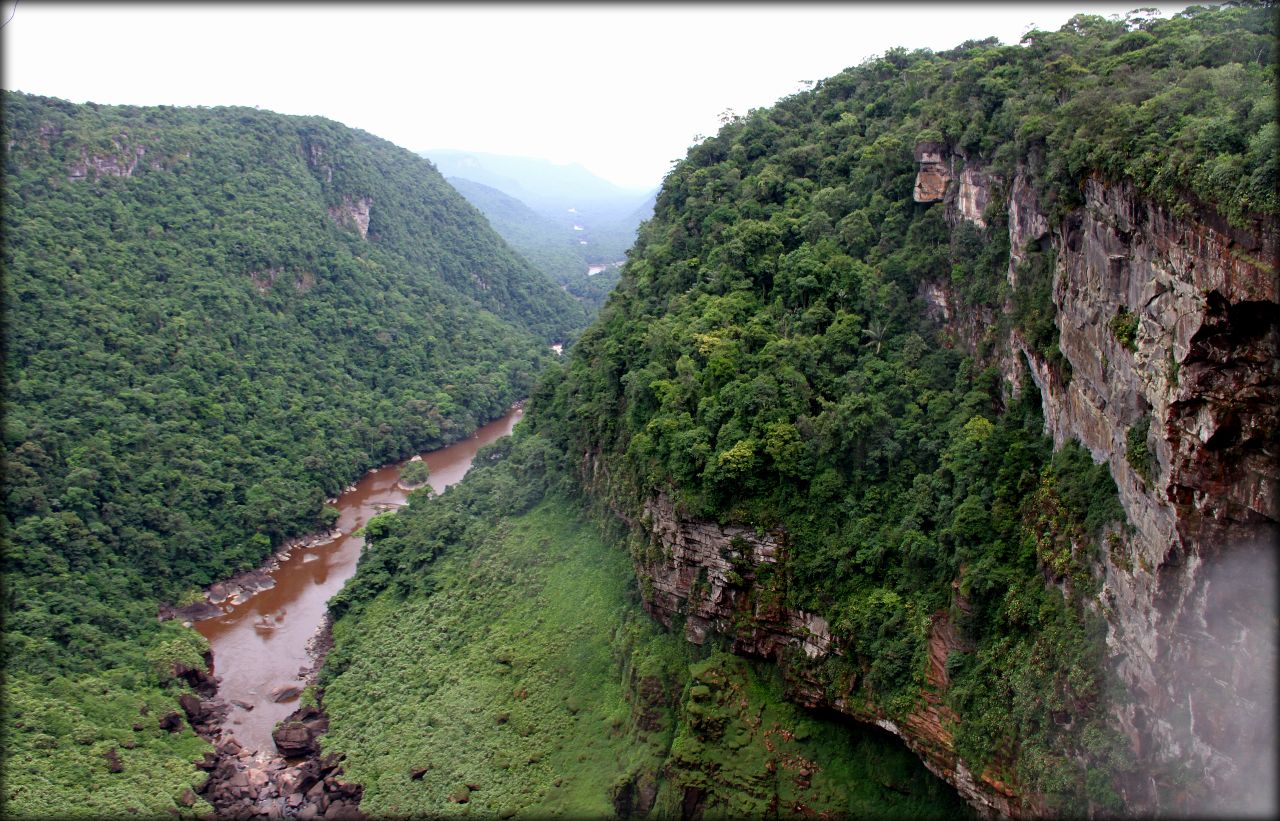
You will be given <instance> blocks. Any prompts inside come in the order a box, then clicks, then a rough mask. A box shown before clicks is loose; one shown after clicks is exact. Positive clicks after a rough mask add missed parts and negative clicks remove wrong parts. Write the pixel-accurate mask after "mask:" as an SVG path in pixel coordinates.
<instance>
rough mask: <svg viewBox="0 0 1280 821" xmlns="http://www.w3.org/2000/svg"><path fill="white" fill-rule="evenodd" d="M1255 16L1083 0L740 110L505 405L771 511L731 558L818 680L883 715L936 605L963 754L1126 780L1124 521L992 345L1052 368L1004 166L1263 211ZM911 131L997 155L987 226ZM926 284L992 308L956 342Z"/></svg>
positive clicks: (1261, 82) (914, 676) (1046, 316)
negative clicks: (1005, 371) (927, 301)
mask: <svg viewBox="0 0 1280 821" xmlns="http://www.w3.org/2000/svg"><path fill="white" fill-rule="evenodd" d="M1275 34H1276V32H1275V12H1274V9H1270V8H1266V7H1262V6H1255V5H1241V6H1228V7H1224V8H1218V9H1206V8H1202V7H1192V8H1189V9H1187V10H1186V11H1185V12H1183V13H1180V14H1178V15H1175V16H1174V17H1173V18H1171V19H1166V20H1160V19H1152V17H1151V16H1149V15H1147V14H1145V13H1143V12H1135V13H1134V14H1132V15H1130V16H1129V17H1128V18H1124V19H1110V20H1109V19H1105V18H1102V17H1097V16H1091V15H1079V16H1077V17H1075V18H1073V19H1072V20H1071V21H1070V22H1069V23H1068V24H1066V25H1065V26H1064V27H1063V28H1062V29H1060V30H1059V31H1055V32H1045V31H1033V32H1031V33H1029V34H1028V35H1027V37H1026V38H1025V40H1024V44H1023V45H1020V46H1005V45H1000V44H999V43H997V42H996V41H994V40H987V41H981V42H969V43H965V44H964V45H962V46H960V47H958V48H956V49H953V50H950V51H946V52H940V53H932V52H928V51H915V52H907V51H904V50H900V49H892V50H890V51H888V52H887V53H886V54H885V55H884V56H883V57H879V58H876V59H873V60H870V61H868V62H866V63H864V64H862V65H860V66H857V67H855V68H852V69H849V70H847V71H845V72H843V73H841V74H839V75H837V76H835V77H832V78H829V79H827V80H824V81H822V82H820V83H818V84H817V85H816V86H815V88H814V89H812V90H811V91H808V92H805V93H800V94H796V95H794V96H791V97H788V98H786V99H784V100H782V101H780V102H779V103H778V104H777V105H775V106H774V107H772V108H769V109H764V110H756V111H752V112H751V113H750V114H748V115H747V116H744V117H740V118H737V119H736V120H734V121H733V122H730V123H728V124H727V125H726V126H725V127H724V128H723V129H722V130H721V132H720V133H719V134H718V135H717V136H715V137H713V138H710V139H708V140H706V141H704V142H702V143H700V144H699V145H696V146H694V147H693V148H692V149H691V150H690V152H689V155H688V157H687V158H686V159H685V160H684V161H683V162H681V163H680V164H679V165H678V166H677V167H676V168H675V169H674V170H673V171H672V173H671V174H670V175H669V176H668V177H667V179H666V180H665V183H664V186H663V189H662V191H661V193H660V195H659V197H658V202H657V207H656V213H655V217H654V219H653V220H652V221H650V222H649V223H647V224H646V225H645V226H643V227H642V229H641V232H640V236H639V239H638V241H637V244H636V246H635V248H634V249H633V250H632V252H631V254H630V256H629V261H628V264H627V267H626V270H625V273H624V276H623V279H622V281H621V283H620V284H619V286H618V288H617V289H616V290H615V291H614V293H613V295H612V296H611V298H610V301H609V302H608V303H607V304H606V306H605V308H604V309H603V310H602V312H601V315H600V317H599V318H598V320H597V322H596V323H595V324H594V326H593V327H592V328H591V330H590V331H589V332H588V333H587V334H585V335H584V336H583V337H582V339H581V340H580V341H579V342H578V344H577V345H576V346H575V347H574V349H573V351H572V358H571V361H570V362H569V364H568V366H567V368H566V369H565V370H564V371H563V372H560V371H557V372H555V373H553V374H552V375H551V376H549V377H548V378H547V379H546V380H544V381H543V382H542V383H540V385H539V388H538V391H537V393H536V394H535V396H534V399H533V402H532V407H531V411H530V414H529V415H528V416H527V417H526V419H527V422H526V424H528V425H530V426H532V427H534V428H535V429H536V430H538V431H539V432H540V433H541V434H542V435H545V436H547V437H548V438H549V440H550V441H551V442H552V443H553V444H554V447H555V448H556V449H557V450H566V451H568V452H569V453H571V454H575V455H576V456H577V457H578V458H579V459H581V460H582V464H583V465H586V464H588V460H586V459H585V458H584V456H585V455H594V454H599V459H600V464H599V465H598V466H597V467H596V468H594V469H593V470H592V471H590V472H589V475H585V474H584V479H589V480H591V481H595V482H599V481H601V480H600V478H599V477H607V484H606V485H605V486H604V487H599V486H597V487H596V488H595V489H596V490H597V492H598V493H599V494H600V495H602V496H603V497H604V498H605V499H607V500H608V501H609V503H610V504H611V505H614V506H616V507H618V508H620V509H622V510H624V511H626V512H628V513H629V514H630V515H631V516H632V518H633V519H635V520H639V519H640V518H641V510H642V505H643V503H644V502H645V500H646V499H648V498H650V497H651V496H652V495H653V494H655V493H658V492H666V493H669V494H670V495H671V496H672V497H673V498H674V499H675V500H676V503H677V508H678V510H680V511H682V512H683V513H684V514H685V515H686V516H689V517H693V518H707V519H712V520H718V521H720V522H725V523H729V522H732V523H739V524H746V525H749V526H755V527H757V528H759V529H761V530H762V531H763V530H770V529H780V530H781V531H783V532H785V533H786V544H787V560H786V562H785V563H784V564H783V566H782V567H781V568H780V569H779V570H776V571H774V572H772V573H770V574H768V575H767V576H766V575H764V574H761V575H760V576H754V575H753V572H752V569H751V568H749V567H747V568H744V569H743V571H742V573H743V579H744V581H743V586H744V587H745V588H746V589H748V590H749V591H750V593H751V596H752V597H753V601H755V600H761V601H763V600H766V599H768V600H773V601H781V602H783V603H785V604H786V605H789V606H792V607H796V608H803V609H805V610H809V611H815V612H817V613H820V614H822V615H823V616H824V617H825V618H826V619H827V620H828V621H829V623H830V624H831V625H832V629H833V632H834V633H835V634H836V635H837V636H838V637H839V641H840V643H841V646H842V647H843V648H844V649H845V650H846V653H847V654H846V656H845V657H844V658H837V659H833V660H829V661H828V662H826V663H825V665H824V669H823V670H822V671H821V672H820V675H822V676H825V677H826V680H827V681H828V682H830V688H831V692H832V693H833V694H841V693H844V694H848V698H850V699H852V700H855V701H856V700H858V699H859V698H866V699H868V700H869V703H870V704H873V705H875V710H877V711H880V712H881V713H882V714H884V715H887V716H889V717H891V718H894V719H902V718H904V717H905V716H906V715H907V714H909V713H910V711H911V710H912V709H913V707H914V706H915V705H916V704H917V703H918V700H919V699H920V698H921V695H922V689H923V688H924V687H925V686H926V682H925V676H924V673H925V670H926V663H927V653H926V649H927V648H926V641H925V639H926V636H927V634H928V626H929V623H930V621H931V620H932V619H933V618H936V617H937V616H938V615H939V614H942V615H945V616H946V617H947V618H948V619H950V620H952V621H953V622H954V623H955V624H957V625H958V626H959V628H960V630H961V634H962V638H963V642H964V645H965V648H967V649H961V650H959V651H955V652H952V654H951V656H950V657H949V658H948V659H947V664H946V666H947V670H948V673H949V677H950V681H951V686H950V687H949V688H948V689H947V691H946V693H945V694H944V697H945V703H946V704H947V705H948V706H950V707H952V708H954V709H955V711H956V712H957V713H958V714H959V716H960V720H959V722H958V723H957V725H956V726H955V727H954V732H955V745H956V749H957V751H958V752H959V753H960V754H961V755H962V756H963V757H964V758H965V760H967V761H968V762H969V763H970V766H972V767H974V768H975V769H983V768H985V769H988V770H990V771H991V772H993V773H995V774H997V775H998V776H999V777H1000V778H1001V779H1002V780H1005V781H1006V782H1007V783H1013V784H1016V785H1017V788H1018V789H1019V790H1020V791H1021V792H1023V793H1026V794H1039V795H1042V796H1044V797H1045V799H1046V800H1047V801H1048V802H1049V804H1050V805H1051V806H1056V807H1060V808H1065V807H1073V806H1074V807H1084V806H1089V807H1092V808H1094V809H1095V810H1099V811H1113V810H1116V809H1119V808H1120V803H1119V802H1120V798H1119V795H1118V793H1117V791H1116V788H1115V782H1114V781H1113V779H1114V778H1116V777H1120V776H1123V775H1124V772H1125V769H1126V765H1125V763H1124V761H1125V753H1124V750H1125V743H1124V742H1123V740H1122V739H1121V738H1120V736H1119V734H1118V733H1117V732H1116V731H1115V730H1114V729H1113V728H1112V727H1111V726H1110V725H1109V724H1108V721H1107V715H1108V710H1109V707H1110V705H1111V703H1113V698H1114V693H1113V692H1112V683H1111V681H1110V679H1109V678H1108V675H1107V660H1106V657H1105V656H1106V653H1105V647H1104V644H1103V635H1104V630H1105V625H1104V623H1103V621H1102V619H1101V617H1100V615H1099V614H1098V613H1097V612H1096V611H1095V608H1094V607H1093V606H1092V605H1091V602H1092V600H1093V599H1094V597H1095V594H1096V592H1097V587H1098V582H1097V580H1096V579H1095V578H1094V577H1093V576H1092V574H1091V572H1090V567H1091V565H1092V559H1091V556H1092V555H1093V553H1094V551H1097V550H1103V549H1119V548H1121V547H1122V545H1123V542H1124V540H1125V538H1126V526H1125V524H1124V522H1123V514H1122V511H1121V509H1120V507H1119V504H1118V501H1117V497H1116V493H1115V489H1114V485H1113V483H1112V480H1111V477H1110V475H1109V474H1108V472H1107V470H1106V468H1105V466H1097V465H1094V464H1093V463H1092V461H1091V460H1090V458H1089V456H1088V455H1087V453H1086V452H1085V451H1084V450H1083V449H1082V448H1080V447H1079V446H1078V445H1076V444H1074V443H1071V444H1068V446H1067V447H1064V448H1062V449H1061V450H1059V451H1058V452H1056V453H1055V452H1053V451H1052V448H1051V443H1050V441H1049V440H1048V439H1047V437H1045V436H1044V435H1043V434H1042V430H1043V421H1042V419H1041V418H1040V410H1039V405H1040V403H1039V398H1038V397H1037V396H1036V395H1035V394H1036V391H1035V385H1034V383H1033V381H1032V380H1031V379H1030V378H1029V376H1028V375H1026V374H1025V373H1024V376H1023V378H1022V379H1021V385H1022V392H1021V393H1020V394H1016V395H1014V394H1011V393H1010V391H1009V389H1008V386H1007V385H1005V384H1003V383H1002V379H1001V377H1000V374H999V372H998V371H997V369H996V367H995V362H996V347H997V346H998V345H999V344H1001V342H1000V341H1001V340H1002V339H1005V338H1007V336H1008V332H1009V331H1010V329H1011V328H1016V329H1017V330H1019V331H1020V332H1021V334H1022V336H1023V338H1025V339H1027V340H1028V341H1029V342H1030V343H1031V344H1032V345H1033V346H1034V347H1035V348H1036V349H1038V350H1039V351H1040V352H1041V353H1042V354H1044V355H1045V356H1046V358H1047V359H1048V361H1050V362H1051V363H1054V366H1055V367H1057V368H1058V369H1059V370H1060V372H1061V373H1060V376H1061V377H1062V378H1063V379H1069V378H1070V373H1069V369H1068V368H1067V366H1066V363H1065V361H1064V360H1062V359H1061V357H1060V356H1056V348H1057V330H1056V327H1055V326H1054V323H1053V317H1054V306H1053V303H1052V302H1051V298H1050V295H1051V288H1050V284H1051V281H1052V280H1051V277H1052V272H1053V259H1052V252H1051V251H1050V250H1048V249H1047V248H1041V247H1035V248H1028V249H1022V250H1024V251H1025V261H1024V262H1023V263H1021V264H1020V266H1019V270H1018V276H1017V277H1016V282H1017V286H1016V287H1014V286H1010V284H1009V279H1008V278H1007V277H1006V271H1007V269H1008V266H1009V260H1010V254H1009V251H1010V249H1009V247H1008V246H1009V240H1008V227H1007V216H1006V212H1007V202H1008V196H1009V190H1008V185H1009V183H1010V182H1011V181H1012V179H1013V177H1014V175H1015V172H1018V171H1021V173H1023V174H1025V175H1026V177H1027V178H1028V179H1029V181H1030V183H1031V184H1032V186H1033V187H1034V189H1035V190H1036V191H1037V193H1038V196H1039V201H1040V203H1041V205H1042V207H1043V208H1044V209H1045V211H1046V213H1048V214H1049V215H1050V219H1051V221H1057V220H1061V219H1062V218H1063V217H1064V216H1065V215H1067V214H1069V213H1070V211H1071V209H1074V208H1076V207H1078V206H1079V205H1080V204H1081V202H1082V199H1081V187H1082V183H1083V181H1084V180H1085V179H1086V178H1088V177H1090V176H1092V175H1097V176H1100V177H1102V178H1103V179H1106V180H1110V181H1113V182H1128V183H1130V184H1132V185H1133V186H1134V188H1135V189H1136V190H1137V191H1138V192H1139V193H1140V195H1142V196H1144V197H1145V198H1147V199H1149V200H1150V201H1152V202H1155V203H1157V204H1162V205H1166V206H1168V207H1170V209H1171V210H1172V211H1173V212H1174V213H1178V214H1185V213H1187V212H1188V210H1189V209H1191V208H1199V209H1211V210H1216V211H1217V212H1218V213H1220V214H1221V215H1223V216H1224V217H1225V218H1226V219H1227V220H1229V221H1231V222H1233V223H1236V224H1240V225H1248V224H1249V220H1250V219H1251V218H1253V217H1256V216H1258V215H1268V214H1269V215H1274V214H1276V213H1277V211H1278V210H1280V209H1278V208H1277V202H1278V201H1277V174H1276V151H1275V146H1276V118H1275V64H1274V48H1275ZM922 141H928V142H934V143H936V144H940V145H942V146H944V147H945V148H946V150H948V151H950V152H954V153H955V154H957V155H959V156H961V157H963V158H965V160H966V161H968V162H970V163H973V164H975V165H979V166H981V167H982V168H984V169H985V171H986V172H987V173H988V174H989V175H991V177H992V178H993V179H995V180H997V181H1003V183H1002V185H1003V187H1001V185H1000V184H998V185H997V187H996V189H995V191H994V192H993V194H994V195H993V197H992V202H991V203H990V205H989V207H988V209H987V211H986V214H985V218H986V219H985V221H986V226H985V227H984V228H980V227H977V226H976V225H974V224H972V223H969V222H968V221H965V220H958V221H955V222H954V223H952V222H948V221H947V220H945V219H944V210H945V206H944V205H943V204H940V203H935V204H921V203H917V202H915V201H913V196H912V190H913V183H914V179H915V176H916V172H917V167H916V164H915V162H914V157H913V147H914V146H915V145H916V144H917V143H919V142H922ZM926 284H940V285H944V286H946V287H947V288H949V289H950V290H951V292H952V293H954V294H955V295H956V298H957V299H958V301H959V303H960V306H961V308H962V310H973V309H983V310H987V311H989V312H990V315H993V316H996V317H999V319H998V320H997V321H996V322H995V323H994V324H993V325H992V327H990V328H988V329H986V332H987V333H986V336H985V337H984V338H982V339H978V340H974V343H975V346H974V348H972V349H969V348H966V346H965V345H964V344H961V343H960V342H959V340H958V339H957V336H956V334H955V332H954V331H953V330H950V329H946V328H941V327H938V326H937V325H936V324H934V323H933V322H931V321H929V320H927V319H926V318H925V311H924V306H923V304H922V301H921V297H920V292H921V289H922V287H923V286H924V285H926ZM1006 305H1008V307H1009V309H1008V310H1007V311H1006V310H1004V307H1005V306H1006ZM637 559H638V561H639V562H641V563H642V562H643V561H644V556H643V555H640V556H638V557H637ZM1155 777H1156V778H1158V779H1161V780H1162V782H1163V783H1168V784H1177V783H1180V779H1183V778H1184V776H1183V775H1182V774H1179V773H1158V774H1156V775H1155ZM1171 788H1172V787H1171ZM1082 802H1085V803H1082Z"/></svg>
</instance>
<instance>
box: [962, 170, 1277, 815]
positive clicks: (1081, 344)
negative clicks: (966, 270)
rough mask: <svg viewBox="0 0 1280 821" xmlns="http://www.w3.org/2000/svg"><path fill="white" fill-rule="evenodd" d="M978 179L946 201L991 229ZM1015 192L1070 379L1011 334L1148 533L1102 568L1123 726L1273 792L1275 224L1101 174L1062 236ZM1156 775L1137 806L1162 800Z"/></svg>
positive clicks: (1065, 427) (1201, 769)
mask: <svg viewBox="0 0 1280 821" xmlns="http://www.w3.org/2000/svg"><path fill="white" fill-rule="evenodd" d="M961 161H963V160H961ZM966 175H971V177H970V178H971V180H972V181H971V182H969V183H968V187H969V188H970V190H990V189H992V188H995V187H999V186H1000V182H998V181H995V180H992V179H989V178H987V175H985V174H984V173H983V172H982V171H981V170H979V169H977V168H975V167H973V166H967V167H966ZM965 189H966V185H965V184H963V183H962V185H961V186H960V187H959V188H958V189H957V190H955V191H954V199H953V200H952V202H951V207H953V209H954V213H955V215H957V216H958V217H960V218H963V219H970V220H976V219H977V217H978V214H977V213H975V209H973V207H972V206H971V205H970V204H969V203H971V202H973V200H972V199H970V198H969V197H970V195H968V194H967V193H966V190H965ZM1011 190H1012V191H1013V192H1014V194H1013V195H1012V196H1011V197H1010V201H1009V205H1008V212H1009V217H1008V222H1009V226H1010V228H1009V230H1010V247H1012V248H1025V247H1027V246H1028V245H1033V244H1037V243H1042V242H1047V243H1048V244H1049V246H1050V247H1051V248H1052V249H1053V251H1054V252H1055V255H1056V258H1057V265H1056V268H1055V270H1054V285H1053V302H1054V306H1055V324H1056V325H1057V327H1058V329H1059V334H1060V336H1059V348H1060V350H1061V352H1062V355H1063V357H1064V358H1065V360H1066V362H1067V363H1068V364H1069V366H1070V378H1069V379H1068V378H1064V376H1063V373H1062V370H1061V369H1056V368H1054V367H1052V366H1051V365H1050V364H1049V363H1048V362H1047V361H1046V359H1045V357H1044V356H1043V355H1042V354H1040V353H1039V352H1037V351H1034V350H1032V349H1030V348H1029V347H1028V346H1027V345H1026V343H1025V342H1024V341H1023V340H1022V339H1021V338H1020V337H1019V335H1017V334H1016V333H1014V334H1011V335H1010V337H1009V339H1008V350H1010V351H1014V352H1016V353H1017V354H1020V355H1021V356H1023V357H1025V358H1026V360H1027V362H1028V364H1029V365H1030V366H1031V373H1032V375H1033V376H1034V378H1035V380H1036V383H1037V386H1038V387H1039V388H1040V391H1041V394H1042V397H1043V401H1044V415H1045V420H1046V425H1047V429H1048V431H1049V432H1050V433H1051V435H1052V436H1053V438H1054V441H1055V443H1056V444H1059V445H1061V444H1062V443H1063V442H1065V441H1068V440H1072V439H1075V440H1078V441H1080V442H1082V443H1083V444H1084V445H1085V446H1086V447H1087V448H1088V449H1089V450H1090V452H1091V453H1092V454H1093V456H1094V458H1095V459H1096V460H1098V461H1102V462H1105V463H1106V464H1107V465H1108V467H1109V468H1110V470H1111V473H1112V476H1113V477H1114V478H1115V480H1116V485H1117V487H1118V488H1119V491H1120V500H1121V503H1122V504H1123V505H1124V508H1125V512H1126V514H1127V517H1128V520H1129V522H1130V523H1131V524H1132V525H1133V532H1132V534H1131V536H1130V538H1128V539H1127V540H1126V543H1125V545H1124V547H1123V549H1120V550H1109V551H1103V552H1102V553H1101V554H1100V560H1101V561H1100V564H1099V572H1100V573H1101V574H1102V576H1103V578H1104V582H1103V588H1102V591H1101V592H1100V594H1099V606H1100V607H1101V608H1102V610H1103V612H1104V613H1105V614H1106V616H1107V621H1108V626H1109V631H1108V637H1107V640H1108V645H1109V647H1110V648H1111V650H1112V652H1113V653H1114V654H1115V657H1116V661H1117V671H1118V673H1119V675H1120V677H1121V679H1122V680H1123V681H1124V682H1125V685H1126V686H1127V688H1128V691H1129V699H1128V704H1127V706H1126V707H1125V708H1123V709H1122V710H1121V712H1120V714H1119V718H1120V720H1121V722H1122V723H1123V725H1124V726H1125V729H1126V731H1127V732H1128V733H1129V734H1130V737H1131V739H1132V742H1133V745H1134V748H1135V750H1136V751H1138V754H1139V755H1140V756H1141V757H1142V758H1143V759H1144V760H1145V761H1147V762H1148V766H1150V767H1154V768H1159V767H1162V766H1164V767H1167V766H1171V765H1172V764H1173V762H1182V765H1181V766H1190V767H1192V768H1193V769H1195V772H1194V773H1193V776H1195V777H1197V778H1203V779H1204V781H1205V788H1206V789H1207V790H1208V791H1211V792H1219V793H1221V792H1234V793H1236V794H1245V793H1256V800H1261V799H1264V798H1265V792H1258V787H1259V786H1261V784H1265V779H1266V777H1267V774H1268V773H1271V772H1272V771H1273V767H1272V765H1273V764H1274V752H1273V746H1274V738H1275V728H1274V725H1273V723H1272V719H1271V717H1272V716H1273V715H1274V713H1273V709H1272V702H1273V701H1274V697H1275V689H1274V687H1275V681H1274V672H1275V671H1274V658H1275V605H1276V598H1275V590H1274V583H1275V569H1276V567H1275V558H1274V554H1273V549H1274V545H1275V544H1276V542H1277V536H1278V535H1280V533H1278V531H1277V528H1278V527H1280V494H1278V487H1280V463H1278V462H1277V456H1280V424H1278V421H1280V420H1278V418H1277V417H1278V416H1280V344H1278V343H1280V299H1278V293H1277V279H1276V271H1277V265H1276V237H1277V229H1278V228H1280V226H1278V225H1277V222H1276V220H1275V219H1274V218H1273V217H1259V218H1256V219H1254V220H1251V221H1250V224H1248V225H1247V226H1246V227H1244V228H1239V227H1234V226H1232V225H1230V224H1229V223H1228V222H1227V221H1226V220H1224V219H1222V218H1221V217H1220V216H1219V215H1218V214H1217V213H1215V212H1214V211H1213V210H1212V209H1211V208H1209V207H1207V206H1203V205H1201V206H1200V207H1198V208H1195V209H1191V210H1190V211H1189V214H1188V215H1187V216H1181V217H1180V216H1174V215H1172V214H1171V213H1169V211H1168V210H1167V209H1164V208H1161V207H1159V206H1156V205H1153V204H1152V203H1150V202H1149V201H1147V200H1145V199H1144V198H1143V197H1141V196H1139V195H1138V194H1137V193H1136V192H1135V191H1134V189H1133V187H1132V186H1131V185H1127V184H1123V183H1121V184H1114V183H1108V182H1106V181H1104V180H1103V179H1101V178H1100V177H1097V176H1095V177H1092V178H1090V179H1088V180H1087V181H1086V182H1085V183H1084V205H1083V206H1082V207H1081V208H1079V209H1076V210H1075V211H1073V212H1071V213H1070V214H1069V215H1068V216H1067V217H1066V219H1064V220H1063V221H1062V222H1061V224H1060V225H1059V226H1058V227H1057V228H1056V229H1055V230H1052V231H1051V230H1050V228H1049V223H1048V220H1047V218H1046V217H1045V215H1044V214H1043V213H1042V212H1041V211H1040V208H1039V206H1038V203H1037V202H1036V198H1035V196H1034V194H1032V193H1031V191H1030V188H1029V186H1028V185H1027V184H1026V181H1025V178H1024V177H1023V176H1022V175H1021V174H1020V175H1019V177H1018V178H1017V179H1015V181H1014V182H1013V185H1012V186H1011ZM1015 270H1016V263H1011V267H1010V276H1011V277H1013V276H1015V273H1014V272H1015ZM1117 318H1120V320H1117ZM1126 320H1127V323H1128V325H1129V328H1130V330H1128V331H1126V330H1125V327H1124V325H1125V321H1126ZM1135 432H1138V434H1137V436H1135ZM1191 761H1194V762H1195V764H1190V763H1189V762H1191ZM1144 775H1146V776H1148V778H1146V779H1144V780H1143V781H1141V782H1138V783H1133V784H1131V785H1130V789H1131V790H1133V791H1134V793H1135V795H1133V799H1134V800H1135V801H1137V802H1138V803H1139V804H1142V805H1149V806H1159V805H1161V804H1164V803H1167V802H1165V801H1161V800H1160V796H1159V795H1157V794H1156V793H1157V790H1156V788H1155V782H1154V780H1153V779H1152V778H1150V775H1151V774H1150V773H1145V774H1144ZM1260 777H1261V778H1262V779H1263V780H1262V781H1261V782H1260V781H1259V778H1260ZM1249 805H1250V806H1252V802H1250V803H1249ZM1260 806H1263V805H1260Z"/></svg>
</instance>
